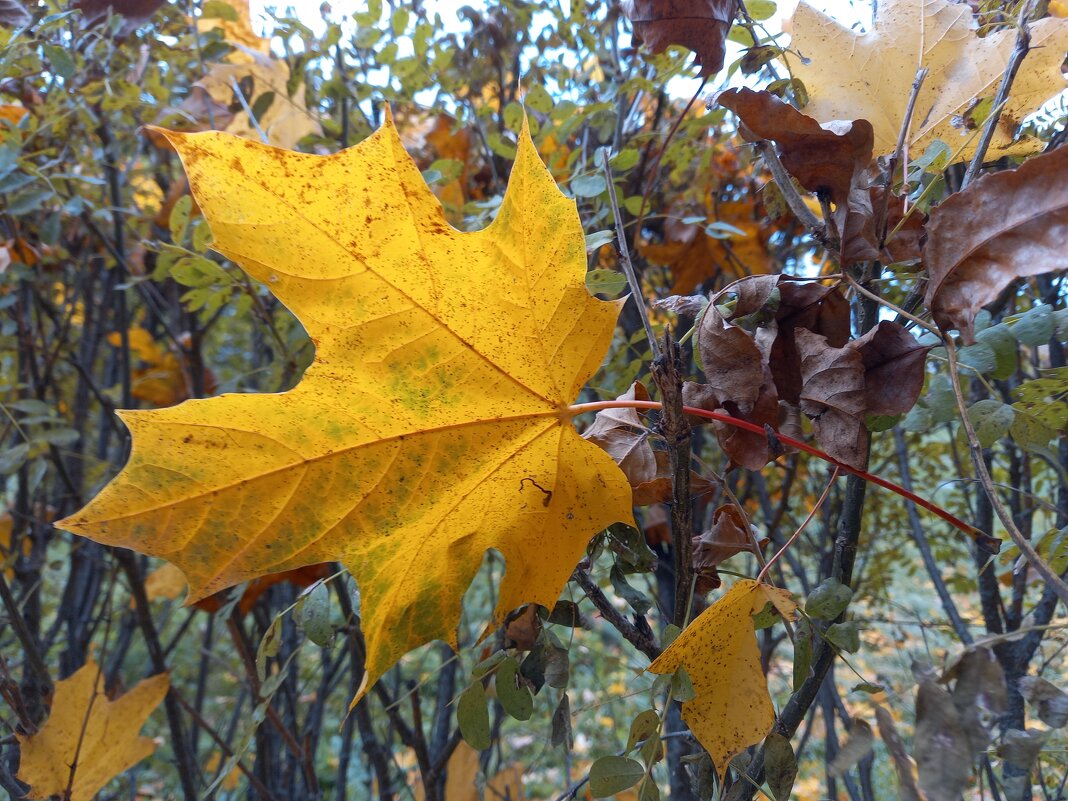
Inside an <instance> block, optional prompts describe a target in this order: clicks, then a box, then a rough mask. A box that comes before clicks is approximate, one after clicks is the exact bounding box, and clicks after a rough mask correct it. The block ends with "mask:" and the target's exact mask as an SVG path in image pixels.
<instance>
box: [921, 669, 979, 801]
mask: <svg viewBox="0 0 1068 801" xmlns="http://www.w3.org/2000/svg"><path fill="white" fill-rule="evenodd" d="M913 752H914V754H915V755H916V762H917V764H918V765H919V770H920V787H921V788H922V789H923V792H924V795H925V796H926V797H927V799H928V801H957V799H959V798H960V794H961V792H962V791H963V790H964V787H965V785H967V783H968V776H969V774H970V773H971V765H972V753H971V750H970V748H969V746H968V736H967V734H965V732H964V728H963V726H962V725H961V721H960V716H959V715H958V714H957V707H956V706H955V705H954V703H953V699H952V697H950V694H949V692H948V691H947V690H946V689H945V688H943V687H941V686H939V684H938V683H937V682H936V681H935V680H934V679H924V680H923V681H922V682H920V689H919V690H918V691H917V693H916V735H915V742H914V743H913Z"/></svg>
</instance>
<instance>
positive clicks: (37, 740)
mask: <svg viewBox="0 0 1068 801" xmlns="http://www.w3.org/2000/svg"><path fill="white" fill-rule="evenodd" d="M169 687H170V677H169V676H168V674H166V673H160V674H159V675H156V676H152V677H151V678H148V679H145V680H144V681H142V682H139V683H138V684H137V685H136V686H135V687H134V688H133V689H132V690H130V691H129V692H128V693H126V694H125V695H123V696H121V697H120V698H117V699H115V700H114V701H112V700H110V699H109V698H108V697H107V696H106V695H105V694H104V675H103V673H102V672H101V670H100V668H99V666H97V664H96V663H95V662H94V661H93V660H92V659H90V660H89V661H88V662H86V663H85V664H84V665H83V666H82V667H81V668H79V669H78V670H77V671H75V672H74V673H73V674H72V675H71V676H69V677H68V678H66V679H63V680H62V681H59V682H57V683H56V691H55V696H54V697H53V699H52V711H51V714H49V716H48V720H47V721H45V724H44V726H42V727H41V728H40V729H39V730H38V731H37V733H36V734H32V735H28V736H27V735H23V734H18V733H16V734H15V737H17V738H18V741H19V745H20V747H21V750H22V758H21V762H20V764H19V774H18V777H19V779H20V780H21V781H24V782H26V784H28V785H30V792H29V794H28V795H27V796H26V797H27V798H34V799H43V798H49V797H51V796H54V795H62V796H63V797H64V798H70V801H90V800H91V799H92V798H93V797H94V796H96V794H97V792H98V791H99V790H100V788H102V787H103V786H104V785H105V784H107V783H108V782H109V781H111V779H112V778H114V777H115V776H118V775H119V774H120V773H122V772H123V771H124V770H127V769H128V768H130V767H132V766H134V765H136V764H137V763H138V762H140V761H141V760H142V759H144V758H145V757H147V756H148V755H149V754H151V753H152V752H153V751H155V750H156V744H155V742H154V741H153V740H152V738H150V737H140V736H138V732H139V731H140V730H141V727H142V726H143V725H144V724H145V721H146V720H148V716H149V715H150V714H152V710H153V709H155V708H156V707H157V706H159V704H160V701H162V700H163V697H164V696H165V695H166V694H167V690H168V688H169ZM79 746H80V748H79ZM72 767H73V770H72ZM72 773H73V776H72ZM72 778H73V783H71V784H70V788H71V792H70V795H69V796H68V795H67V794H66V793H67V787H68V783H69V782H71V779H72Z"/></svg>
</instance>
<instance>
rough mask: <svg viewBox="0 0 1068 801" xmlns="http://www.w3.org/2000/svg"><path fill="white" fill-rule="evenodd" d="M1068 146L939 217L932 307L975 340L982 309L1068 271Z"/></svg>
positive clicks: (931, 256)
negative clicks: (1033, 280)
mask: <svg viewBox="0 0 1068 801" xmlns="http://www.w3.org/2000/svg"><path fill="white" fill-rule="evenodd" d="M1066 175H1068V147H1064V146H1061V147H1059V148H1057V149H1056V150H1054V151H1052V152H1050V153H1047V154H1045V155H1042V156H1037V157H1035V158H1033V159H1031V160H1030V161H1027V162H1025V163H1024V164H1023V165H1022V166H1020V167H1018V168H1017V169H1015V170H1005V171H1004V172H998V173H994V174H991V175H986V176H984V177H982V178H980V179H979V180H978V181H976V182H975V183H974V184H972V185H971V186H969V187H967V188H966V189H964V190H963V191H961V192H957V193H956V194H954V195H951V196H950V197H949V199H948V200H946V202H945V203H943V204H942V205H941V206H938V207H937V208H936V209H935V210H934V211H932V212H931V220H930V222H929V223H928V224H927V236H928V238H927V245H926V246H925V248H924V261H925V263H926V265H927V270H928V273H929V278H930V283H928V285H927V297H926V301H927V307H928V308H929V309H930V310H931V313H932V315H933V316H934V319H935V322H936V323H938V325H939V327H941V328H942V329H943V330H949V329H952V328H956V329H957V330H958V331H960V333H961V336H962V337H963V338H964V341H965V342H966V343H971V342H972V341H974V337H973V332H972V323H973V321H974V320H975V315H976V314H977V313H978V312H979V310H980V309H981V308H982V307H983V306H985V305H987V304H988V303H990V302H991V301H993V300H994V299H996V298H997V296H998V295H999V294H1000V293H1001V292H1002V290H1004V289H1005V288H1006V287H1008V285H1009V284H1011V283H1012V282H1013V281H1014V280H1016V279H1017V278H1023V277H1026V276H1031V275H1041V274H1042V273H1048V272H1053V271H1058V270H1064V269H1065V268H1066V267H1068V262H1066V261H1065V257H1064V253H1065V243H1066V242H1068V180H1065V176H1066Z"/></svg>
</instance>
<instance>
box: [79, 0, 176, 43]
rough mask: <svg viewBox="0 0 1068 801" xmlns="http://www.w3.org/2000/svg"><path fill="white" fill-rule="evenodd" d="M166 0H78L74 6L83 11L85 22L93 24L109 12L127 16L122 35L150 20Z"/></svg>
mask: <svg viewBox="0 0 1068 801" xmlns="http://www.w3.org/2000/svg"><path fill="white" fill-rule="evenodd" d="M165 2H166V0H76V2H75V3H74V7H75V8H77V9H78V10H80V11H81V12H82V14H83V15H84V19H85V23H86V24H87V25H93V24H95V23H97V22H100V21H101V20H103V19H104V18H105V17H107V15H108V12H109V11H110V12H112V13H115V14H119V15H121V16H123V17H125V18H126V21H125V23H124V24H123V27H122V29H121V31H120V36H126V35H128V34H129V33H130V32H132V31H133V29H134V28H136V27H137V26H139V25H141V24H142V23H145V22H148V20H149V19H151V18H152V15H153V14H155V13H156V11H157V9H159V8H161V7H162V6H163V5H164V3H165Z"/></svg>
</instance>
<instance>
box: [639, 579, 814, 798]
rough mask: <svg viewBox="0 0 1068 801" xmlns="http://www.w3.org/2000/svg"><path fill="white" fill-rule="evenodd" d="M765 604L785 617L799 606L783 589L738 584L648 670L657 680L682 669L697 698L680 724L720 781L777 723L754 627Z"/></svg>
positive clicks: (747, 582) (687, 705)
mask: <svg viewBox="0 0 1068 801" xmlns="http://www.w3.org/2000/svg"><path fill="white" fill-rule="evenodd" d="M768 602H771V603H772V604H773V605H774V606H775V608H776V609H778V610H779V612H780V613H781V614H783V615H786V616H788V617H792V615H793V610H794V609H796V607H797V604H796V603H794V601H793V599H792V598H791V597H790V594H789V593H788V592H787V591H786V590H781V589H777V588H775V587H771V586H768V585H767V584H758V583H757V582H755V581H751V580H749V579H742V580H740V581H738V582H736V583H735V584H734V586H732V587H731V588H730V589H729V590H727V592H726V594H724V596H723V597H722V598H720V599H719V600H717V601H716V602H715V603H714V604H712V605H711V606H710V607H708V609H706V610H705V611H704V612H702V613H701V614H700V615H699V616H698V617H697V619H696V620H694V621H693V622H692V623H691V624H690V625H689V626H687V627H686V629H685V630H684V631H683V632H682V634H680V635H679V636H678V637H677V638H676V639H675V641H674V642H673V643H671V645H669V646H668V648H667V650H665V651H664V652H663V653H662V654H661V655H660V656H659V657H657V658H656V660H655V661H654V662H653V663H652V664H651V665H650V666H649V668H648V669H649V671H650V672H651V673H657V674H661V675H663V674H671V673H674V672H675V671H676V670H678V669H679V668H680V667H685V668H686V672H687V673H688V674H689V676H690V681H691V682H692V683H693V688H694V691H695V692H696V693H697V695H696V697H695V698H694V699H693V700H692V701H687V702H685V703H683V705H682V719H683V720H684V721H686V724H687V725H688V726H689V727H690V731H692V732H693V733H694V736H695V737H696V738H697V741H698V742H699V743H701V745H702V746H703V747H704V748H705V750H706V751H708V754H709V756H711V757H712V762H713V764H714V765H715V766H716V773H717V774H719V776H720V778H721V779H722V777H723V775H724V771H725V770H726V767H727V763H728V762H730V760H731V757H733V756H735V755H736V754H739V753H741V751H742V750H743V749H744V748H746V747H747V746H750V745H753V744H754V743H758V742H760V741H761V740H763V739H764V737H766V736H767V734H768V732H770V731H771V727H772V724H774V722H775V710H774V708H773V707H772V705H771V698H770V696H769V695H768V682H767V679H766V678H765V676H764V671H763V670H761V667H760V648H759V647H758V646H757V641H756V630H755V627H754V625H753V615H754V614H755V613H756V612H760V611H761V610H762V609H763V608H764V607H765V606H766V605H767V604H768Z"/></svg>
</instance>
